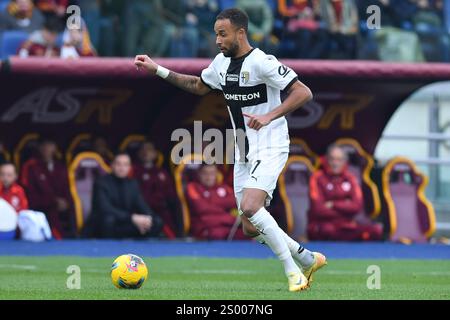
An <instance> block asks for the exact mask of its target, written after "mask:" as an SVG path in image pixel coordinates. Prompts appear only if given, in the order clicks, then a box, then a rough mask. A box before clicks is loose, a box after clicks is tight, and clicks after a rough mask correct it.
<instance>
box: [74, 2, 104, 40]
mask: <svg viewBox="0 0 450 320" xmlns="http://www.w3.org/2000/svg"><path fill="white" fill-rule="evenodd" d="M102 2H103V1H102V0H77V5H78V6H79V7H80V9H81V16H82V17H83V20H84V21H85V23H86V28H87V29H88V30H89V35H90V40H91V42H92V45H93V47H94V48H98V47H99V44H100V30H101V24H102V21H101V20H102V15H101V6H102Z"/></svg>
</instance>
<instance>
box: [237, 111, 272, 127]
mask: <svg viewBox="0 0 450 320" xmlns="http://www.w3.org/2000/svg"><path fill="white" fill-rule="evenodd" d="M242 114H243V115H244V117H247V118H249V121H248V122H247V125H248V127H249V128H252V129H255V130H259V129H261V128H262V127H264V126H267V125H268V124H269V123H270V122H271V121H272V119H271V118H270V116H268V115H267V114H258V115H256V114H248V113H242Z"/></svg>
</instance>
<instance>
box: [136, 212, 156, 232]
mask: <svg viewBox="0 0 450 320" xmlns="http://www.w3.org/2000/svg"><path fill="white" fill-rule="evenodd" d="M131 221H132V222H133V224H134V225H135V226H136V228H137V229H138V230H139V233H140V234H146V233H148V232H149V231H150V229H151V227H152V225H153V219H152V217H151V216H147V215H144V214H138V213H137V214H136V213H135V214H133V215H132V216H131Z"/></svg>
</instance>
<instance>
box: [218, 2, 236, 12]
mask: <svg viewBox="0 0 450 320" xmlns="http://www.w3.org/2000/svg"><path fill="white" fill-rule="evenodd" d="M235 6H236V0H219V8H220V10H224V9H228V8H233V7H235Z"/></svg>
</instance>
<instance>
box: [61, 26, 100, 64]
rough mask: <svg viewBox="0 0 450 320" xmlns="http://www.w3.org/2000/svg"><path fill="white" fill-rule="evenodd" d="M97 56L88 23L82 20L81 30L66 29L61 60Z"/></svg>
mask: <svg viewBox="0 0 450 320" xmlns="http://www.w3.org/2000/svg"><path fill="white" fill-rule="evenodd" d="M94 56H97V52H96V51H95V48H94V46H93V45H92V43H91V38H90V35H89V31H88V28H87V25H86V23H85V22H84V21H83V20H81V26H80V28H79V29H76V28H72V29H69V28H67V27H66V30H65V31H64V34H63V47H62V48H61V58H64V59H68V58H71V59H76V58H80V57H94Z"/></svg>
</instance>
